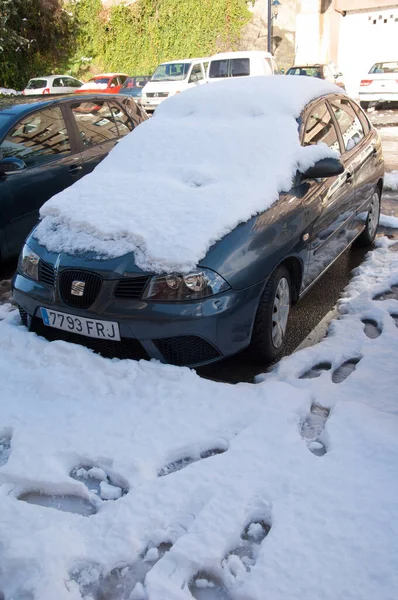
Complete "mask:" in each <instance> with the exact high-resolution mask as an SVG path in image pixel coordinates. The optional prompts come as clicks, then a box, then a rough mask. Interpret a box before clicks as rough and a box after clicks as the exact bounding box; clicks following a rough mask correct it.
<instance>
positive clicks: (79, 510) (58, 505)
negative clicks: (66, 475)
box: [18, 490, 98, 517]
mask: <svg viewBox="0 0 398 600" xmlns="http://www.w3.org/2000/svg"><path fill="white" fill-rule="evenodd" d="M18 500H21V501H22V502H27V503H28V504H34V505H36V506H44V507H46V508H55V509H56V510H60V511H62V512H71V513H74V514H77V515H82V516H83V517H89V516H90V515H94V514H95V513H96V512H97V510H98V506H97V505H96V504H95V503H94V502H92V501H90V500H88V499H87V498H83V497H82V496H77V495H76V494H66V495H65V494H62V495H61V494H46V493H44V492H41V491H40V490H33V491H30V492H24V493H23V494H21V495H20V496H18Z"/></svg>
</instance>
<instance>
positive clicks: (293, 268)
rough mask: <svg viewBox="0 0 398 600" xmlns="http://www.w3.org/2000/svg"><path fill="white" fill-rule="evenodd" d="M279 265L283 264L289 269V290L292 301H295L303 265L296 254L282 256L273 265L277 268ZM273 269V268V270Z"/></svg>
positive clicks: (297, 296) (298, 292)
mask: <svg viewBox="0 0 398 600" xmlns="http://www.w3.org/2000/svg"><path fill="white" fill-rule="evenodd" d="M281 265H284V266H285V267H286V268H287V270H288V271H289V275H290V283H291V292H292V302H293V303H296V302H297V301H298V299H299V297H300V290H301V284H302V281H303V274H304V266H303V263H302V262H301V260H300V259H299V258H297V256H288V257H287V258H284V259H283V260H282V262H280V263H279V265H277V266H276V267H275V269H277V268H278V267H280V266H281ZM275 269H274V270H275Z"/></svg>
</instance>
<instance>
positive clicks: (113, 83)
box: [109, 77, 119, 88]
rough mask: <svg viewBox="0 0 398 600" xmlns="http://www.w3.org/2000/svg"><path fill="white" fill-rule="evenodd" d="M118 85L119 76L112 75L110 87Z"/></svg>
mask: <svg viewBox="0 0 398 600" xmlns="http://www.w3.org/2000/svg"><path fill="white" fill-rule="evenodd" d="M117 85H119V81H118V78H117V77H112V79H111V82H110V84H109V87H110V88H114V87H116V86H117Z"/></svg>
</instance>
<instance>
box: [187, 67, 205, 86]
mask: <svg viewBox="0 0 398 600" xmlns="http://www.w3.org/2000/svg"><path fill="white" fill-rule="evenodd" d="M200 79H203V72H202V65H201V64H200V63H197V64H196V65H194V66H193V67H192V71H191V75H190V76H189V82H188V83H193V82H195V81H199V80H200Z"/></svg>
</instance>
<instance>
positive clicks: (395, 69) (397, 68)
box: [369, 61, 398, 73]
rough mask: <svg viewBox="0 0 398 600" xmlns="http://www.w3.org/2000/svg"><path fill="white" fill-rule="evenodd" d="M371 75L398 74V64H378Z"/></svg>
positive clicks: (372, 69)
mask: <svg viewBox="0 0 398 600" xmlns="http://www.w3.org/2000/svg"><path fill="white" fill-rule="evenodd" d="M369 73H398V62H396V61H394V62H383V63H376V64H375V65H373V67H372V68H371V69H370V71H369Z"/></svg>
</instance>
